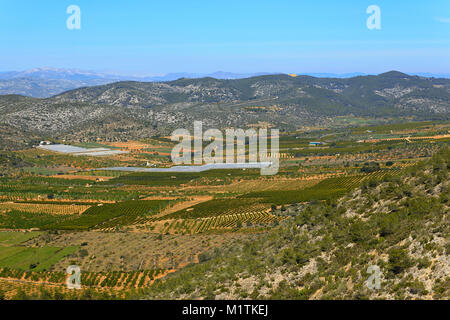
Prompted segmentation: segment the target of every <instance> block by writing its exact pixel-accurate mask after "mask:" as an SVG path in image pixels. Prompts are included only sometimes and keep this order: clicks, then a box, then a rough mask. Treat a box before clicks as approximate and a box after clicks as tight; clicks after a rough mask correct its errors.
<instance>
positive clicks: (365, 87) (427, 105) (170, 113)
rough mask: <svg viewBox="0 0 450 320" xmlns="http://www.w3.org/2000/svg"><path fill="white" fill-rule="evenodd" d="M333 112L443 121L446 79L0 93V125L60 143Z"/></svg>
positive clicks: (263, 79)
mask: <svg viewBox="0 0 450 320" xmlns="http://www.w3.org/2000/svg"><path fill="white" fill-rule="evenodd" d="M337 116H344V117H348V116H350V117H371V118H377V119H378V118H382V119H400V118H402V119H404V118H405V117H408V119H410V120H414V119H430V120H445V119H448V118H449V117H450V80H449V79H435V78H422V77H418V76H409V75H406V74H403V73H400V72H388V73H384V74H381V75H378V76H358V77H354V78H348V79H339V78H314V77H310V76H298V77H291V76H288V75H265V76H257V77H252V78H246V79H235V80H220V79H214V78H201V79H179V80H175V81H171V82H132V81H127V82H116V83H111V84H107V85H101V86H95V87H87V88H80V89H76V90H72V91H68V92H65V93H62V94H60V95H57V96H54V97H52V98H48V99H35V98H27V97H21V96H17V95H5V96H0V125H5V126H10V127H14V128H17V129H19V130H27V131H33V132H35V133H37V134H39V135H47V136H53V137H57V138H64V139H66V140H67V139H69V140H89V139H91V140H92V139H94V140H95V139H97V138H98V139H102V140H105V139H136V138H138V137H139V138H143V137H148V136H151V135H156V134H170V133H171V132H172V131H173V130H174V129H175V128H180V127H185V126H186V125H189V124H190V125H192V124H193V122H194V121H195V120H202V121H203V123H204V127H214V128H226V127H255V126H256V127H257V126H269V127H270V126H272V127H277V128H279V129H281V130H283V129H287V130H295V129H299V128H301V127H302V126H316V125H319V126H323V125H324V124H330V123H332V121H333V119H335V118H336V117H337ZM112 119H119V120H118V121H116V120H114V121H112Z"/></svg>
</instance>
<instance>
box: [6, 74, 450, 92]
mask: <svg viewBox="0 0 450 320" xmlns="http://www.w3.org/2000/svg"><path fill="white" fill-rule="evenodd" d="M271 74H272V75H273V74H281V73H269V72H259V73H232V72H225V71H217V72H214V73H188V72H179V73H168V74H165V75H161V76H148V77H138V76H126V75H116V74H108V73H100V72H93V71H83V70H77V69H56V68H35V69H29V70H25V71H8V72H0V95H5V94H19V95H24V96H29V97H35V98H48V97H51V96H53V95H57V94H60V93H62V92H65V91H68V90H73V89H77V88H81V87H91V86H98V85H104V84H109V83H113V82H118V81H139V82H165V81H173V80H178V79H181V78H189V79H197V78H206V77H207V78H214V79H243V78H250V77H255V76H262V75H271ZM302 75H309V76H313V77H318V78H338V79H344V78H351V77H356V76H365V75H367V74H364V73H359V72H355V73H345V74H334V73H307V74H302ZM416 75H418V76H422V77H428V78H431V77H434V78H450V74H443V75H437V74H431V73H418V74H416Z"/></svg>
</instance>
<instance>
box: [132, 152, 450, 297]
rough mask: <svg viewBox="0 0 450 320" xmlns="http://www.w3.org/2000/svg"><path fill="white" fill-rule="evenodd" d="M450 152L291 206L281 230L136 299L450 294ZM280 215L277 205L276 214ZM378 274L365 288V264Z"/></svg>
mask: <svg viewBox="0 0 450 320" xmlns="http://www.w3.org/2000/svg"><path fill="white" fill-rule="evenodd" d="M449 168H450V150H449V149H448V148H445V149H442V150H441V151H440V152H439V153H437V154H436V155H434V156H433V158H432V159H431V160H429V161H427V162H424V163H420V164H419V165H417V166H415V167H412V168H409V169H407V170H406V171H404V172H402V173H401V174H399V175H396V176H385V177H384V178H383V179H382V180H371V181H368V182H367V183H365V184H364V185H363V186H362V187H360V188H358V189H356V190H353V191H352V192H351V193H349V194H348V195H346V196H344V197H342V198H340V199H335V200H332V201H328V202H326V203H325V202H324V203H314V204H309V205H308V206H306V207H303V206H302V205H292V206H290V207H289V208H287V210H285V211H284V212H283V214H286V213H287V214H291V215H292V218H290V219H288V220H286V222H284V223H282V225H280V226H279V227H277V228H276V229H275V230H273V231H271V232H270V233H268V234H266V235H263V236H261V237H260V238H259V239H257V240H255V241H250V242H246V243H242V245H240V246H234V247H233V248H230V249H229V250H228V251H216V252H211V253H210V254H209V255H207V254H204V255H202V256H200V260H201V262H200V263H199V264H197V265H191V266H188V267H186V268H184V269H182V270H181V271H179V272H177V273H175V274H173V275H171V276H169V277H167V279H166V280H165V281H160V282H157V283H156V284H155V286H152V287H151V288H149V289H147V290H146V291H144V292H141V294H140V295H139V297H140V298H142V297H145V298H149V299H155V298H156V299H160V298H177V299H179V298H181V299H184V298H194V299H214V298H216V299H244V298H253V299H261V298H264V299H266V298H273V299H380V298H382V299H431V298H433V299H448V298H449V297H450V270H449V269H450V243H449V241H448V236H449V234H450V224H449V219H448V218H449V217H448V214H449V205H450V202H449V197H450V192H449V174H448V171H449ZM280 213H281V211H280ZM372 265H375V266H378V267H379V268H380V271H381V277H380V279H381V283H380V288H379V289H369V288H368V287H367V286H366V282H367V280H368V279H369V277H370V276H371V275H370V274H368V273H367V269H368V268H369V266H372Z"/></svg>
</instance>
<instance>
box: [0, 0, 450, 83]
mask: <svg viewBox="0 0 450 320" xmlns="http://www.w3.org/2000/svg"><path fill="white" fill-rule="evenodd" d="M72 4H74V5H78V6H79V7H80V9H81V29H80V30H68V29H67V27H66V20H67V18H68V17H69V14H67V13H66V9H67V7H68V6H69V5H72ZM369 5H377V6H379V7H380V9H381V30H369V29H368V28H367V27H366V20H367V18H368V17H369V14H367V13H366V8H367V7H368V6H369ZM0 39H1V41H0V71H8V70H24V69H28V68H34V67H44V66H49V67H57V68H78V69H84V70H97V71H109V72H118V73H123V74H136V75H153V74H162V73H168V72H183V71H184V72H205V73H206V72H214V71H217V70H224V71H230V72H242V73H244V72H263V71H264V72H294V73H311V72H329V73H350V72H366V73H380V72H384V71H388V70H392V69H395V70H400V71H403V72H431V73H440V74H449V73H450V1H448V0H434V1H433V0H429V1H425V0H422V1H419V0H409V1H407V0H370V1H365V0H340V1H336V0H314V1H311V0H310V1H304V0H295V1H284V0H277V1H265V0H258V1H253V0H247V1H245V0H240V1H235V0H226V1H218V0H208V1H203V0H201V1H197V0H191V1H185V0H184V1H178V0H177V1H174V0H172V1H170V0H165V1H154V0H139V1H138V0H128V1H118V0H117V1H112V0H109V1H104V0H89V1H85V0H70V1H66V0H58V1H55V0H39V1H35V0H27V1H25V0H0Z"/></svg>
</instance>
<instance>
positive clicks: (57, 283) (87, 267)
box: [0, 109, 450, 299]
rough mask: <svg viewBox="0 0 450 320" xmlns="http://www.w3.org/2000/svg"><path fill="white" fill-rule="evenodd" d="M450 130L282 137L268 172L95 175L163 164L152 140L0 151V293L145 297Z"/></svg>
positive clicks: (424, 156) (421, 150)
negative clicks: (66, 149)
mask: <svg viewBox="0 0 450 320" xmlns="http://www.w3.org/2000/svg"><path fill="white" fill-rule="evenodd" d="M255 110H256V109H255ZM258 110H259V109H258ZM255 112H256V111H255ZM449 130H450V124H449V122H444V121H436V122H431V121H428V122H417V123H400V124H385V125H380V124H377V125H367V124H366V123H364V124H363V126H356V125H355V126H354V127H342V128H340V127H337V129H330V128H315V129H308V130H304V131H295V132H283V133H282V134H281V136H280V153H281V154H282V155H283V156H282V157H280V169H279V172H278V173H277V174H276V175H274V176H261V175H260V172H259V170H256V169H230V170H227V169H220V170H210V171H205V172H199V173H193V172H181V173H180V172H170V173H167V172H147V173H142V172H138V173H130V172H124V171H112V170H98V168H108V167H117V166H119V167H126V166H133V167H136V166H137V167H148V166H150V165H151V166H157V167H168V166H169V165H170V161H169V159H168V155H169V154H170V150H171V148H172V147H173V143H172V142H170V140H167V139H166V138H160V137H154V138H149V139H145V140H141V141H138V140H133V141H115V142H109V141H97V142H73V143H72V144H71V145H73V146H76V147H82V148H109V149H111V150H122V151H126V152H127V153H123V154H115V155H109V156H105V157H90V156H88V155H83V156H73V155H72V156H71V155H68V154H59V153H52V152H51V151H49V150H41V149H36V148H34V149H25V150H20V151H11V152H7V153H5V154H1V155H0V160H1V159H4V161H3V162H0V165H1V166H2V167H1V168H2V171H1V172H2V174H1V175H0V230H1V231H0V296H3V297H4V298H6V299H17V298H21V297H22V298H23V297H27V296H28V297H35V298H36V297H37V298H39V297H41V298H49V299H50V298H55V297H57V298H70V299H91V298H98V299H109V298H114V299H126V298H130V297H138V296H139V295H141V294H144V293H145V294H146V295H149V291H148V290H150V292H151V290H152V288H156V289H155V290H161V288H160V286H161V283H163V281H165V279H172V278H173V277H176V275H178V274H180V273H182V272H183V270H185V269H186V270H191V268H193V266H195V265H202V264H204V263H208V261H210V260H211V259H212V258H213V257H215V256H216V255H218V254H219V253H220V252H224V251H226V250H229V248H234V247H235V246H238V245H239V244H242V243H251V242H253V241H258V239H261V238H264V237H266V236H267V235H268V234H271V232H276V230H278V229H279V228H284V226H286V225H289V223H291V222H292V221H294V219H300V218H299V216H301V215H302V214H303V213H302V212H304V211H305V210H307V209H305V208H307V207H308V206H316V205H321V204H330V203H334V202H336V201H339V199H342V197H345V196H346V195H348V194H351V193H352V192H355V190H359V189H361V190H368V189H370V188H373V187H375V186H376V185H378V184H379V183H380V181H394V180H395V179H399V177H401V176H402V175H404V174H405V172H408V170H410V169H411V168H414V167H415V166H417V165H418V164H420V163H422V162H423V161H427V160H428V159H430V158H431V157H432V156H433V155H435V154H436V153H437V152H439V150H442V148H445V147H446V146H448V143H449V141H450V139H449V138H448V132H449ZM311 141H315V142H320V144H318V145H311V144H310V142H311ZM65 143H68V142H65ZM349 201H350V200H349ZM350 202H351V201H350ZM305 219H306V218H305ZM308 219H309V218H308ZM305 221H306V220H305ZM308 221H309V220H308ZM311 230H314V228H313V227H312V229H311ZM286 259H288V258H286ZM299 259H300V258H299ZM283 261H284V260H283ZM70 265H77V266H79V267H80V269H81V271H82V273H81V285H82V289H81V290H75V291H74V290H69V289H67V287H66V285H65V281H66V279H67V277H68V275H67V274H66V273H65V272H66V268H67V267H68V266H70ZM155 292H156V291H155ZM158 292H159V291H158ZM223 294H225V293H223ZM150 295H152V293H150ZM230 296H232V297H236V296H235V295H231V294H230Z"/></svg>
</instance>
